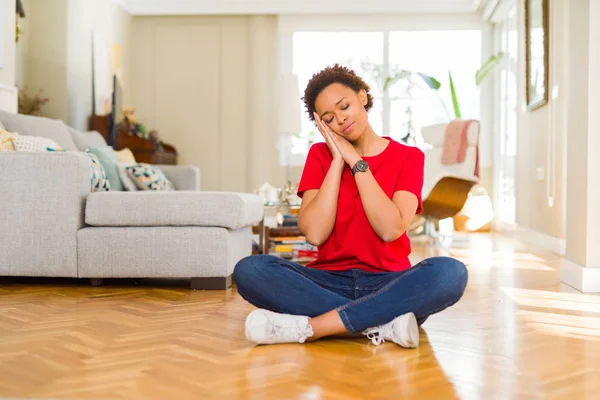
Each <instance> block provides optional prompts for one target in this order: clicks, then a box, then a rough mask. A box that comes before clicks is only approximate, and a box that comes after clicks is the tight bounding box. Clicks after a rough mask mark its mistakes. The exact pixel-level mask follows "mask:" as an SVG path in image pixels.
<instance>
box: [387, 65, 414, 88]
mask: <svg viewBox="0 0 600 400" xmlns="http://www.w3.org/2000/svg"><path fill="white" fill-rule="evenodd" d="M411 74H412V73H411V72H410V71H407V70H405V69H401V70H398V71H396V72H395V73H394V74H393V75H391V76H388V77H387V78H385V82H384V84H383V90H384V91H386V90H388V89H389V88H390V86H392V85H393V84H394V83H396V82H398V81H399V80H401V79H410V76H411Z"/></svg>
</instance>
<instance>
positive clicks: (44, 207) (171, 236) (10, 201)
mask: <svg viewBox="0 0 600 400" xmlns="http://www.w3.org/2000/svg"><path fill="white" fill-rule="evenodd" d="M2 126H4V129H6V130H7V131H9V132H17V133H19V134H21V135H31V136H43V137H48V138H51V139H53V140H54V141H55V142H57V143H58V144H59V145H60V146H61V147H62V148H63V149H67V150H74V151H69V152H58V153H51V152H46V153H41V152H40V153H27V152H0V205H1V206H0V276H34V277H74V278H91V279H92V283H93V284H99V283H101V279H102V278H186V279H187V278H190V279H191V287H192V288H195V289H225V288H227V287H229V286H230V285H231V276H232V273H233V268H234V266H235V264H236V263H237V261H238V260H240V259H241V258H243V257H245V256H248V255H250V254H251V251H252V241H251V233H252V232H251V227H252V225H254V224H257V223H259V222H260V220H261V219H262V217H263V202H262V199H261V198H260V197H259V196H257V195H253V194H248V193H232V192H202V191H200V173H199V170H198V168H196V167H192V166H163V165H161V166H159V168H160V169H161V170H162V171H163V172H164V173H165V175H166V176H167V178H168V179H169V180H170V181H171V182H172V183H173V185H174V186H175V189H176V191H169V192H162V191H108V192H91V190H90V163H91V161H90V159H89V158H88V157H85V156H84V155H83V154H82V153H81V151H83V150H85V149H86V148H87V147H88V146H90V147H98V146H106V142H105V141H104V139H103V137H102V136H101V135H100V134H98V133H96V132H79V131H77V130H74V129H72V128H70V127H68V126H67V125H65V124H64V123H63V122H61V121H56V120H52V119H47V118H41V117H31V116H24V115H17V114H11V113H6V112H3V111H0V128H2Z"/></svg>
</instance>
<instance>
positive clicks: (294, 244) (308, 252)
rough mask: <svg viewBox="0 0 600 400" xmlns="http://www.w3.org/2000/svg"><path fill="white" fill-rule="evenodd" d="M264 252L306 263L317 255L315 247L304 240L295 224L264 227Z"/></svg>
mask: <svg viewBox="0 0 600 400" xmlns="http://www.w3.org/2000/svg"><path fill="white" fill-rule="evenodd" d="M264 236H265V238H264V239H265V241H264V253H265V254H272V255H275V256H277V257H281V258H284V259H286V260H291V261H293V262H296V263H299V264H306V263H308V262H310V261H313V260H314V259H316V257H317V254H318V253H317V248H316V247H315V246H313V245H311V244H310V243H308V242H307V241H306V238H305V237H304V235H302V232H300V229H299V228H298V227H297V226H281V227H276V228H269V227H265V234H264Z"/></svg>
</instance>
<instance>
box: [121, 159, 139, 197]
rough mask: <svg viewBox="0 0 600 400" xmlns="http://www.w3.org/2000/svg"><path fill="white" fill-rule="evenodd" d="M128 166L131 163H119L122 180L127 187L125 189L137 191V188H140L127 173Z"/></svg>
mask: <svg viewBox="0 0 600 400" xmlns="http://www.w3.org/2000/svg"><path fill="white" fill-rule="evenodd" d="M128 166H129V164H123V163H121V162H120V163H119V178H121V182H122V183H123V187H124V188H125V190H127V191H130V192H135V191H136V190H138V188H137V186H136V185H135V182H134V181H133V180H131V177H130V176H129V175H127V170H126V168H127V167H128Z"/></svg>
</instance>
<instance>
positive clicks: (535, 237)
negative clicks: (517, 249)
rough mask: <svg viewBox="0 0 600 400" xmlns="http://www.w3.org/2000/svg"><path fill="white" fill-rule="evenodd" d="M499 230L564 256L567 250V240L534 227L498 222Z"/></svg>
mask: <svg viewBox="0 0 600 400" xmlns="http://www.w3.org/2000/svg"><path fill="white" fill-rule="evenodd" d="M498 231H499V232H502V233H505V234H508V235H511V236H515V237H518V238H519V239H520V240H522V241H523V242H525V243H528V244H531V245H534V246H537V247H541V248H543V249H546V250H548V251H550V252H552V253H554V254H558V255H560V256H564V255H565V254H566V252H567V241H566V240H565V239H560V238H556V237H553V236H549V235H545V234H543V233H540V232H537V231H534V230H533V229H528V228H521V227H519V226H518V225H516V224H510V225H507V224H503V223H501V222H500V223H498Z"/></svg>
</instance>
